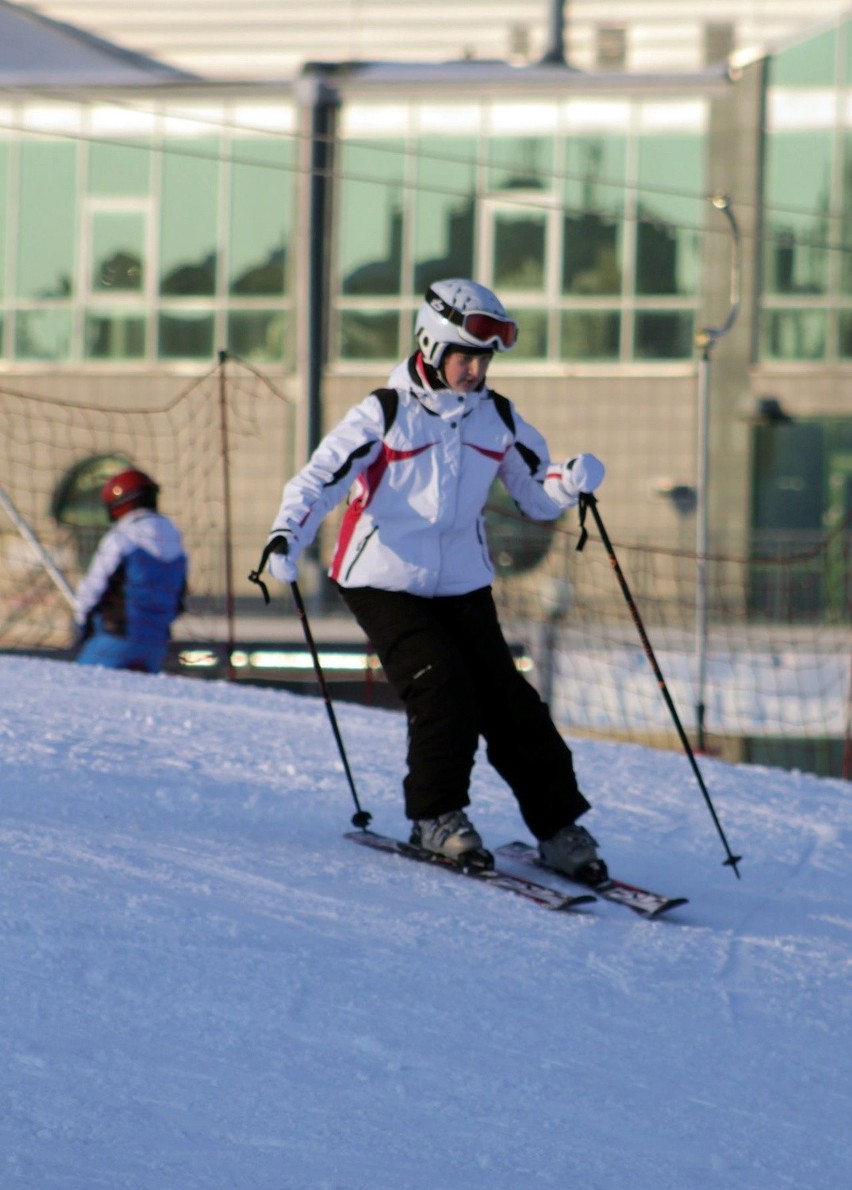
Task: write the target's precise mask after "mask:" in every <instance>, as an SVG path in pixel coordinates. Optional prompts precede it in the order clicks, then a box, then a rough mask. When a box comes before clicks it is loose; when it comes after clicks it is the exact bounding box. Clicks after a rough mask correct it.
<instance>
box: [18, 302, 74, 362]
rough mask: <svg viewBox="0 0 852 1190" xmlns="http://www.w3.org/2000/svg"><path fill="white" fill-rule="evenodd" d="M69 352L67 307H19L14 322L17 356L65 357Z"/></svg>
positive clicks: (55, 358)
mask: <svg viewBox="0 0 852 1190" xmlns="http://www.w3.org/2000/svg"><path fill="white" fill-rule="evenodd" d="M70 354H71V311H70V310H19V311H18V317H17V320H16V324H15V355H16V356H17V357H18V359H52V360H60V359H68V357H69V355H70Z"/></svg>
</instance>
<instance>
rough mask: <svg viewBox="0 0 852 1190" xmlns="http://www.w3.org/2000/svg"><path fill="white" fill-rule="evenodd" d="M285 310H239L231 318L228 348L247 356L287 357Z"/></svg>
mask: <svg viewBox="0 0 852 1190" xmlns="http://www.w3.org/2000/svg"><path fill="white" fill-rule="evenodd" d="M285 329H286V325H285V321H284V312H283V311H282V310H238V311H234V312H233V313H232V314H231V316H230V317H229V319H228V350H229V351H231V352H233V354H234V355H239V356H242V358H243V359H251V360H276V361H277V360H282V359H284V358H285V339H284V332H285Z"/></svg>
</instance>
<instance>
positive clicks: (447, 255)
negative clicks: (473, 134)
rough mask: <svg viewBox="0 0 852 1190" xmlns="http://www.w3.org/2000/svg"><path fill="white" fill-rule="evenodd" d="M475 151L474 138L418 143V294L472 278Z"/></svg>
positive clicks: (422, 138) (445, 138)
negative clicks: (437, 283) (447, 279)
mask: <svg viewBox="0 0 852 1190" xmlns="http://www.w3.org/2000/svg"><path fill="white" fill-rule="evenodd" d="M476 149H477V143H476V141H475V140H474V139H473V138H469V137H468V138H465V137H458V138H455V137H451V138H447V137H437V136H428V137H427V136H424V137H421V139H420V140H419V141H418V142H417V152H418V158H417V188H416V191H415V198H414V292H415V293H416V294H418V295H421V294H424V293H425V292H426V290H427V288H428V287H429V286H430V285H431V284H432V282H433V281H439V280H440V279H441V278H442V277H469V276H471V275H472V273H473V267H474V266H473V241H474V210H475V206H476V197H475V191H476V164H475V163H476Z"/></svg>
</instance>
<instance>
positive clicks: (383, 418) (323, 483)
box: [270, 354, 577, 597]
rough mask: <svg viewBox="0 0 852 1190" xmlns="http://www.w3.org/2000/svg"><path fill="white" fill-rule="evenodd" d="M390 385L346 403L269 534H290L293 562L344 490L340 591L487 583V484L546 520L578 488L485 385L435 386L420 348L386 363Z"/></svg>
mask: <svg viewBox="0 0 852 1190" xmlns="http://www.w3.org/2000/svg"><path fill="white" fill-rule="evenodd" d="M390 385H391V387H390V388H387V389H379V390H377V391H376V392H373V393H371V394H370V395H369V396H368V397H366V398H365V399H364V400H363V401H361V403H360V404H358V405H356V406H355V407H354V408H353V409H351V410H350V411H349V412H348V413H347V414H346V416H345V417H344V418H343V420H342V421H341V422H340V423H339V424H338V425H337V426H336V428H335V429H333V430H332V431H331V432H330V433H329V434H327V435H326V437H325V438H324V439H323V440H322V442H321V443H320V444H319V446H318V447H317V449H316V451H315V452H314V454H313V455H312V457H311V459H310V460H309V462H308V463H307V464H306V465H305V467H303V468H302V470H301V471H300V472H299V473H298V475H296V476H295V478H293V479H292V480H290V482H289V483H288V484H286V486H285V488H284V498H283V500H282V503H281V508H280V510H279V512H278V515H277V517H276V518H275V522H274V526H273V529H272V531H271V533H270V539H271V538H273V537H276V536H279V535H281V534H286V535H287V540H288V547H289V553H288V560H289V561H291V562H294V561H295V559H296V558H297V557H298V555H299V554H300V553H301V552H302V550H304V549H305V548H306V547H307V546H308V545H310V543H311V542H312V541H313V540H314V537H315V536H316V533H317V531H318V529H319V526H320V524H321V522H322V520H323V518H324V517H325V516H327V515H328V513H329V512H330V511H331V510H332V509H333V508H335V507H336V506H337V505H338V504H339V503H340V501H341V500H342V499H343V498H344V496H346V495H347V493H349V492H350V489H351V490H352V494H351V499H350V503H349V507H348V508H347V510H346V513H345V515H344V517H343V521H342V524H341V528H340V533H339V536H338V540H337V545H336V548H335V551H334V556H333V560H332V563H331V567H330V569H329V575H330V576H331V578H332V579H334V580H335V581H336V582H337V583H339V584H340V585H341V586H342V587H378V588H380V589H382V590H386V591H408V592H409V593H411V594H413V595H421V596H427V597H428V596H435V595H461V594H466V593H467V592H469V591H474V590H477V589H478V588H480V587H486V586H488V585H489V584H490V583H491V581H492V579H493V577H494V567H493V565H492V563H491V558H490V556H489V552H488V544H487V542H486V538H485V525H484V512H483V510H484V507H485V504H486V501H487V499H488V494H489V490H490V488H491V484H492V482H493V480H494V479H495V478H499V479H500V480H501V481H502V482H503V484H504V485H505V487H506V489H507V491H508V492H509V494H510V495H511V496H512V498H513V499H514V501H515V503H516V504H517V506H518V508H519V509H520V511H521V512H522V513H523V514H524V515H525V516H528V517H530V518H531V519H532V520H538V521H546V520H554V519H555V518H556V517H557V516H559V514H560V513H561V512H562V511H563V509H565V508H569V507H572V506H573V505H575V504H576V503H577V494H572V493H570V492H569V490H567V489H566V487H565V486H564V484H563V471H562V465H561V464H558V463H557V464H554V465H552V466H551V465H549V460H548V452H547V444H546V443H545V441H544V438H543V437H542V436H541V434H539V432H538V431H537V430H535V429H534V428H533V427H532V426H531V425H529V424H528V423H527V422H525V421H524V420H523V418H522V417H521V416H520V415H519V414H518V413H517V411H516V410H515V407H514V405H513V404H512V402H511V401H509V400H508V399H507V398H505V397H501V396H500V395H499V394H497V393H494V392H493V391H492V390H490V389H488V388H487V387H483V388H482V389H480V390H479V391H478V392H474V393H468V394H464V393H458V392H454V391H452V390H450V389H446V388H444V389H434V388H431V387H430V385H429V381H428V379H427V374H426V370H425V367H424V365H423V362H422V359H421V357H420V355H419V354H416V355H413V356H411V358H410V359H408V360H406V361H404V362H403V363H401V364H399V365H398V366H397V367H396V368H395V369H394V371H393V372H392V374H391V377H390ZM353 485H354V487H353ZM275 561H276V555H274V554H273V555H272V556H271V559H270V572H271V573H272V575H273V577H278V576H276V574H275V569H276V567H275Z"/></svg>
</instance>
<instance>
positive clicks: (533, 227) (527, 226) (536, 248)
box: [493, 208, 547, 293]
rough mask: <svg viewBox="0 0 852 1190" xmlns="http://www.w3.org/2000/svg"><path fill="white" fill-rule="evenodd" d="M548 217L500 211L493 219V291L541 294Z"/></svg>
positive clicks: (533, 213) (523, 212)
mask: <svg viewBox="0 0 852 1190" xmlns="http://www.w3.org/2000/svg"><path fill="white" fill-rule="evenodd" d="M546 253H547V215H546V214H545V213H544V212H543V211H525V210H524V209H523V208H519V209H518V210H513V211H499V212H498V213H497V214H496V215H495V216H494V246H493V254H494V256H493V259H494V288H495V289H496V290H497V292H498V293H501V292H503V293H506V292H512V291H514V292H517V291H519V290H525V291H526V290H543V289H544V288H545V266H546Z"/></svg>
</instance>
